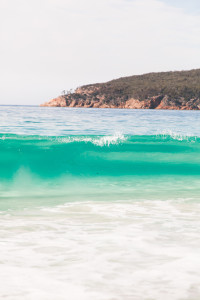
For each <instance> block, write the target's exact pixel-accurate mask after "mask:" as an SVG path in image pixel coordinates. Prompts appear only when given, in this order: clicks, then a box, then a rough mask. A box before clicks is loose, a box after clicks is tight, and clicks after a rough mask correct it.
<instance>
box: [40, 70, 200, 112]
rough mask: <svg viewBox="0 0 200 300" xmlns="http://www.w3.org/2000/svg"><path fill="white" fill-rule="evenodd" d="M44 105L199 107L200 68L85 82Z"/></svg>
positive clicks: (157, 107)
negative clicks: (86, 83)
mask: <svg viewBox="0 0 200 300" xmlns="http://www.w3.org/2000/svg"><path fill="white" fill-rule="evenodd" d="M41 106H69V107H96V108H97V107H102V108H133V109H134V108H135V109H137V108H140V109H142V108H147V109H200V69H196V70H191V71H176V72H161V73H149V74H144V75H137V76H129V77H122V78H119V79H115V80H112V81H109V82H106V83H96V84H90V85H85V86H82V87H80V88H77V89H76V90H75V92H74V93H67V94H66V95H63V96H59V97H58V98H55V99H53V100H51V101H49V102H47V103H44V104H43V105H41Z"/></svg>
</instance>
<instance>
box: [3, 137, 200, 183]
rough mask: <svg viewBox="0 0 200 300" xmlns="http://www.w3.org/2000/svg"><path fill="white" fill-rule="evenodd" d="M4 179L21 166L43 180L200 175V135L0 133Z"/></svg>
mask: <svg viewBox="0 0 200 300" xmlns="http://www.w3.org/2000/svg"><path fill="white" fill-rule="evenodd" d="M0 153H1V156H0V178H1V179H2V180H3V179H12V178H13V176H14V175H15V174H16V172H18V170H19V169H20V168H26V169H28V170H30V171H31V172H32V173H33V174H36V175H37V176H39V177H41V178H47V179H48V178H53V177H59V176H61V175H77V176H123V175H165V174H168V175H169V174H179V175H200V138H199V137H185V138H184V137H181V138H180V136H178V137H175V136H172V135H166V134H161V135H152V136H148V135H143V136H124V135H114V136H60V137H58V136H56V137H44V136H22V135H5V134H2V135H0Z"/></svg>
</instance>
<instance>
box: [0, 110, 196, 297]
mask: <svg viewBox="0 0 200 300" xmlns="http://www.w3.org/2000/svg"><path fill="white" fill-rule="evenodd" d="M199 128H200V112H199V111H169V110H166V111H162V110H160V111H159V110H126V109H124V110H121V109H81V108H51V107H36V106H0V299H4V298H5V299H8V300H35V299H37V300H55V299H56V300H66V299H67V300H68V299H69V300H122V299H123V300H160V299H162V300H197V299H200V255H199V250H200V235H199V230H200V217H199V216H200V130H199Z"/></svg>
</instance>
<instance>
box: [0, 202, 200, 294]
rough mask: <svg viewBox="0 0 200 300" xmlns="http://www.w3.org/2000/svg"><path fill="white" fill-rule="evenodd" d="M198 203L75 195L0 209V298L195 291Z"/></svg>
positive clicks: (198, 285) (199, 289) (199, 268)
mask: <svg viewBox="0 0 200 300" xmlns="http://www.w3.org/2000/svg"><path fill="white" fill-rule="evenodd" d="M199 214H200V205H199V204H198V203H193V202H190V201H189V200H187V201H185V200H182V199H179V201H171V200H170V201H147V200H146V201H126V202H123V201H118V202H110V203H106V202H96V203H94V202H91V201H88V202H81V203H80V202H76V203H68V204H65V205H60V206H56V207H49V208H48V207H44V208H42V209H35V210H26V211H23V212H11V214H9V215H8V214H6V213H5V214H1V219H0V226H1V232H0V239H1V248H0V253H1V255H0V263H1V265H0V266H1V267H0V268H1V272H0V282H1V285H0V298H1V299H3V298H5V299H9V300H32V299H39V300H40V299H41V300H47V299H48V300H54V299H56V300H61V299H63V300H64V299H70V300H71V299H72V300H90V299H91V300H94V299H95V300H111V299H116V300H121V299H123V300H130V299H131V300H137V299H140V300H149V299H154V300H160V299H164V300H169V299H170V300H179V299H187V300H191V299H199V298H200V279H199V278H200V256H199V247H200V237H199V227H200V219H199Z"/></svg>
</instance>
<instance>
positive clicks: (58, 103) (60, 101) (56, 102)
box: [40, 96, 66, 107]
mask: <svg viewBox="0 0 200 300" xmlns="http://www.w3.org/2000/svg"><path fill="white" fill-rule="evenodd" d="M40 106H54V107H65V106H66V100H65V97H64V96H60V97H58V98H55V99H52V100H51V101H49V102H45V103H44V104H41V105H40Z"/></svg>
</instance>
